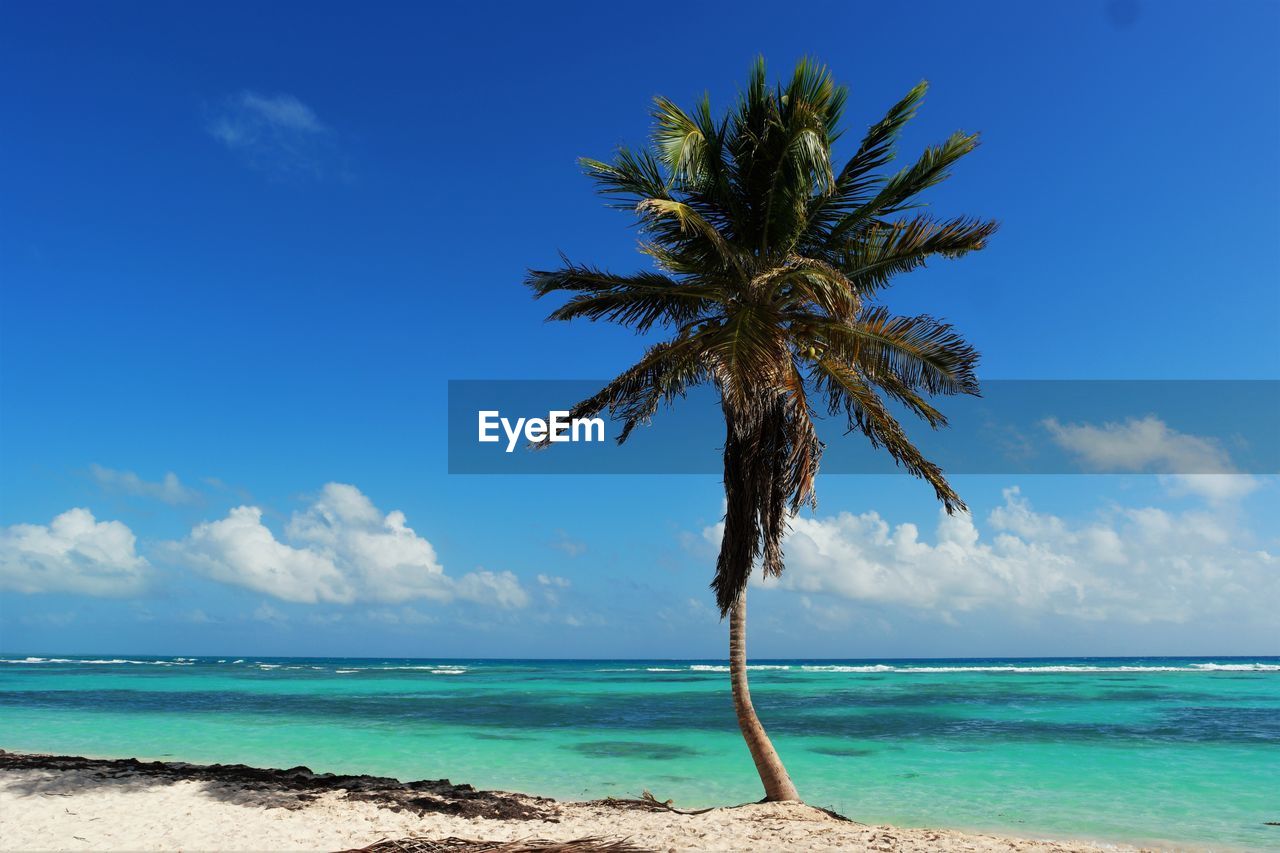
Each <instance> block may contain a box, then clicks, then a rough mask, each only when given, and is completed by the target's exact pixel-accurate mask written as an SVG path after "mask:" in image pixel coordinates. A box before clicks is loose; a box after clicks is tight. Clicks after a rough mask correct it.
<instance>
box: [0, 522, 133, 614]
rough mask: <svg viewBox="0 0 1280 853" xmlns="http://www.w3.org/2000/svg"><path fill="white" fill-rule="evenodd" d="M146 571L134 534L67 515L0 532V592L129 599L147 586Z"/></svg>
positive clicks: (118, 524) (117, 525) (120, 527)
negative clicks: (12, 591)
mask: <svg viewBox="0 0 1280 853" xmlns="http://www.w3.org/2000/svg"><path fill="white" fill-rule="evenodd" d="M149 571H150V566H149V565H148V563H147V561H146V560H145V559H144V558H143V557H141V556H139V555H138V553H137V550H136V540H135V538H134V535H133V531H132V530H130V529H129V528H128V527H127V526H125V525H124V524H122V523H121V522H119V521H98V520H97V519H95V518H94V517H93V513H92V512H90V511H89V510H87V509H79V508H77V509H69V510H67V511H66V512H64V513H62V514H61V515H59V516H57V517H56V518H54V519H53V521H51V522H50V523H49V524H48V525H43V524H14V525H12V526H10V527H6V528H0V587H3V588H4V589H11V590H16V591H18V592H25V593H37V592H72V593H82V594H85V595H104V596H115V595H128V594H130V593H133V592H137V591H138V590H140V589H142V587H143V586H145V584H146V581H147V579H148V574H149Z"/></svg>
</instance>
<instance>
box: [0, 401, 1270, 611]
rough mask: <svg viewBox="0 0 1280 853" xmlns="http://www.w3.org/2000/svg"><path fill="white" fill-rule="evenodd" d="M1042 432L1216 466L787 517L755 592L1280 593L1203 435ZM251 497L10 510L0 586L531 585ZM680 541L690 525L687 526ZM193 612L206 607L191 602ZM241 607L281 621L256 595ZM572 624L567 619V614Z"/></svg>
mask: <svg viewBox="0 0 1280 853" xmlns="http://www.w3.org/2000/svg"><path fill="white" fill-rule="evenodd" d="M1045 426H1046V428H1047V429H1049V430H1050V431H1052V432H1053V434H1054V436H1055V440H1057V441H1059V442H1060V443H1062V444H1063V446H1064V447H1067V448H1069V449H1071V450H1072V451H1073V452H1076V453H1078V454H1079V455H1081V456H1082V457H1083V458H1085V459H1086V460H1087V461H1088V462H1089V463H1090V464H1092V465H1095V466H1096V467H1097V468H1098V469H1101V470H1115V469H1121V470H1130V471H1140V470H1142V468H1143V467H1144V465H1146V464H1147V462H1148V461H1149V460H1151V459H1167V458H1170V457H1173V456H1177V455H1179V454H1181V455H1184V456H1185V455H1187V454H1191V455H1195V456H1196V457H1197V460H1196V461H1197V463H1198V464H1199V465H1200V467H1199V468H1198V470H1204V468H1203V463H1204V461H1205V458H1206V455H1207V456H1208V457H1210V458H1211V460H1212V461H1213V463H1214V464H1215V465H1217V466H1218V467H1219V468H1220V470H1221V471H1222V473H1220V474H1198V475H1186V476H1172V475H1171V476H1164V477H1162V478H1161V479H1160V482H1161V483H1162V484H1163V486H1164V488H1165V490H1166V492H1167V494H1169V495H1170V496H1172V497H1179V496H1184V497H1185V496H1189V497H1192V498H1194V499H1196V500H1198V501H1200V504H1199V505H1195V506H1191V507H1189V508H1183V509H1177V510H1172V509H1167V508H1162V507H1158V506H1151V505H1146V506H1122V505H1119V504H1111V505H1107V506H1103V507H1101V508H1100V509H1098V510H1097V511H1096V512H1095V513H1094V514H1093V515H1092V516H1091V517H1090V518H1088V519H1085V520H1075V521H1073V520H1070V519H1067V518H1063V517H1060V516H1057V515H1054V514H1051V513H1046V512H1040V511H1037V510H1036V509H1035V508H1033V506H1032V504H1031V501H1030V500H1029V499H1028V497H1027V496H1025V495H1024V494H1023V493H1022V491H1021V489H1020V488H1019V487H1017V486H1009V487H1007V488H1005V489H1004V491H1003V500H1002V503H1000V504H999V505H997V506H994V507H992V508H991V509H990V511H989V512H988V513H987V515H986V517H985V523H984V524H982V525H980V524H979V523H978V521H977V520H976V519H975V518H974V517H973V516H971V515H967V514H965V515H956V516H948V515H946V514H945V513H943V512H941V511H939V513H940V514H939V518H938V521H937V524H936V527H935V529H934V533H933V538H932V541H929V540H928V539H926V537H924V536H923V535H922V533H921V531H920V529H919V527H918V526H917V525H916V524H914V523H911V522H905V521H904V522H899V523H897V524H893V523H891V522H890V521H889V520H887V519H886V518H884V517H883V516H881V515H880V513H878V512H865V513H862V514H853V513H849V512H840V513H837V514H835V515H829V516H816V515H815V516H803V515H802V516H797V517H795V518H793V519H792V523H791V524H792V529H791V532H790V534H789V536H788V538H787V541H786V551H787V565H788V571H787V572H786V574H784V576H783V577H782V578H780V579H770V580H760V579H758V580H757V586H758V587H760V588H762V589H765V590H776V591H781V592H785V593H792V594H795V595H797V596H798V597H799V599H800V601H801V602H802V603H803V604H804V606H805V607H806V608H809V609H812V610H813V611H814V612H815V613H817V612H818V611H819V608H818V606H817V605H815V604H814V602H815V601H826V602H836V603H838V602H841V601H844V602H850V603H857V604H860V605H863V606H869V607H905V608H908V609H914V610H917V611H921V612H923V613H926V614H928V615H929V616H931V617H933V618H936V619H938V620H941V621H942V622H950V621H953V620H954V618H955V617H956V615H957V614H961V613H972V612H983V611H991V612H996V611H1001V612H1005V613H1007V614H1012V615H1014V616H1017V617H1023V618H1026V617H1031V618H1034V617H1036V616H1038V615H1044V614H1052V615H1055V616H1060V617H1066V618H1070V619H1074V620H1080V621H1083V622H1119V623H1128V624H1149V623H1154V622H1164V623H1185V622H1189V621H1192V620H1194V619H1195V618H1197V617H1200V616H1205V615H1221V614H1234V615H1235V616H1236V617H1237V618H1239V619H1241V620H1246V621H1256V620H1266V619H1268V618H1270V615H1269V614H1271V613H1273V612H1274V608H1275V607H1276V606H1277V605H1278V604H1280V558H1278V557H1277V555H1276V554H1274V553H1272V552H1271V551H1269V550H1267V548H1265V547H1262V546H1261V545H1259V543H1258V541H1257V540H1258V537H1257V536H1256V535H1254V534H1252V533H1251V532H1250V531H1248V530H1246V529H1242V528H1241V526H1240V525H1239V524H1238V522H1237V521H1236V520H1235V518H1236V516H1235V513H1234V512H1233V509H1234V506H1235V503H1234V502H1238V501H1239V500H1241V499H1243V498H1244V497H1246V496H1247V495H1249V494H1250V493H1252V492H1254V491H1256V490H1257V489H1258V488H1259V487H1260V486H1261V484H1262V480H1261V479H1260V478H1257V477H1254V476H1249V475H1243V474H1239V473H1234V471H1233V469H1232V467H1231V462H1230V457H1229V454H1226V453H1225V452H1224V451H1222V450H1221V449H1220V448H1219V447H1217V446H1216V445H1213V444H1211V443H1206V442H1204V441H1202V440H1199V439H1197V438H1196V437H1194V436H1188V435H1184V434H1182V433H1178V432H1177V431H1175V430H1171V429H1169V428H1168V427H1167V426H1166V425H1165V424H1163V423H1161V422H1159V421H1158V420H1153V419H1150V418H1147V419H1136V420H1131V421H1128V422H1125V423H1122V424H1104V425H1101V426H1093V425H1088V424H1081V425H1063V424H1060V423H1058V422H1056V421H1053V420H1050V421H1046V424H1045ZM90 472H91V476H92V477H93V479H94V480H95V482H97V483H98V485H99V486H100V487H101V488H102V489H104V491H108V492H121V491H123V492H125V493H127V494H129V495H133V496H141V497H145V498H150V499H154V500H156V501H159V502H162V503H166V504H169V505H176V504H183V503H187V502H189V501H190V500H191V495H192V494H194V493H193V492H192V491H191V490H188V489H187V488H186V487H185V486H182V485H181V483H180V481H179V480H178V479H177V477H176V475H173V474H169V475H167V476H166V477H165V478H164V479H163V480H161V481H159V482H148V481H145V480H143V479H142V478H140V477H138V476H137V475H135V474H133V473H132V472H127V471H125V472H121V471H114V470H112V469H108V468H104V467H102V466H98V465H95V466H93V467H92V468H91V469H90ZM267 515H268V514H267V513H266V511H264V509H263V508H262V507H260V506H256V505H250V504H243V505H239V506H235V507H232V508H231V509H229V510H228V511H227V513H226V515H225V516H224V517H221V518H218V519H215V520H211V521H201V522H199V523H197V524H195V525H194V526H193V527H192V528H191V529H190V531H189V533H187V535H185V536H183V537H182V538H180V539H169V540H162V541H159V542H156V543H155V544H154V545H152V546H151V547H150V548H147V549H145V550H146V552H147V553H146V554H145V555H144V554H142V553H140V552H139V550H138V546H137V540H136V537H135V535H134V533H133V531H132V530H131V529H130V528H129V527H128V526H127V525H126V524H124V523H123V522H122V521H119V520H98V519H97V518H95V516H94V515H93V513H92V512H91V511H90V510H88V509H85V508H73V509H70V510H68V511H66V512H64V513H61V514H60V515H58V516H56V517H55V518H54V519H53V520H52V521H51V522H50V523H49V524H48V525H42V524H16V525H12V526H10V527H8V528H5V529H3V530H2V531H0V588H5V589H9V590H13V591H16V592H19V593H27V594H35V593H57V592H61V593H71V594H75V595H83V596H94V597H128V596H135V595H139V594H141V593H143V592H145V591H146V590H147V589H148V587H149V586H150V585H152V584H154V583H155V582H156V581H157V579H158V575H159V574H160V572H161V571H162V570H170V571H177V572H182V571H187V572H191V573H193V574H195V575H199V576H202V577H206V578H209V579H212V580H214V581H217V582H219V583H221V584H224V585H227V586H230V587H239V588H242V589H245V590H249V591H252V592H254V593H260V594H262V595H265V596H268V597H270V598H271V599H273V600H277V601H280V602H284V603H288V604H293V605H321V604H323V605H336V606H340V607H346V606H352V605H357V604H361V605H364V604H377V605H406V604H408V603H410V602H415V601H425V602H428V603H430V604H432V605H434V606H435V607H437V608H445V607H448V606H449V605H451V604H453V603H456V602H466V603H469V604H473V605H479V606H482V607H486V608H490V609H492V610H495V611H513V612H514V611H519V610H522V609H527V608H529V607H530V605H531V604H532V603H533V601H534V595H533V593H532V592H531V589H530V588H529V587H526V585H525V583H524V582H522V581H521V579H520V577H518V576H517V575H516V574H515V573H513V572H511V571H490V570H487V569H484V568H477V569H475V570H473V571H470V572H467V573H464V574H461V575H456V576H455V575H452V574H449V573H447V572H446V571H445V567H444V566H443V565H442V563H441V560H440V559H439V557H438V555H437V552H436V549H435V547H434V546H433V545H432V543H431V542H430V541H429V540H428V539H427V538H425V537H423V536H422V535H420V534H418V533H417V532H416V531H415V529H414V528H412V527H410V526H409V524H408V519H407V518H406V517H405V514H404V513H403V512H400V511H399V510H392V511H390V512H383V511H382V510H380V509H379V508H378V507H377V506H376V505H375V504H374V503H373V502H372V500H370V498H369V497H367V496H366V495H365V494H364V493H363V492H361V491H360V489H358V488H357V487H356V486H354V485H349V484H342V483H333V482H331V483H328V484H326V485H325V486H324V487H323V488H322V489H321V490H320V492H319V493H318V494H316V495H315V496H313V497H312V498H310V499H309V501H308V503H307V505H306V506H305V507H303V508H301V509H298V510H296V511H294V512H293V513H292V514H291V515H290V516H289V517H288V519H287V520H285V521H284V523H283V524H282V525H279V531H280V532H279V533H278V534H277V533H276V532H274V531H273V530H272V529H271V527H269V526H268V524H267V523H266V522H265V521H264V519H265V518H266V517H267ZM721 529H722V528H721V526H720V525H712V526H709V527H706V528H704V529H703V530H702V532H701V536H700V537H695V539H696V540H697V541H696V542H695V545H696V547H694V548H693V549H692V550H695V551H698V552H699V556H706V555H707V554H708V553H710V552H713V551H714V549H715V547H717V546H718V544H719V537H720V533H721ZM685 541H686V545H688V544H689V542H690V540H689V539H688V538H687V537H686V539H685ZM549 548H551V549H554V550H558V551H561V552H562V553H563V554H564V555H565V559H577V558H580V557H581V556H582V555H583V554H584V553H585V552H586V550H587V548H586V545H585V544H584V543H581V542H577V541H575V540H572V539H571V538H570V537H569V536H568V534H567V533H566V532H565V531H563V530H559V531H557V538H556V539H555V540H554V541H552V542H551V543H549ZM530 583H531V584H532V589H533V590H536V591H538V593H539V594H538V596H537V598H538V601H539V602H540V603H541V605H542V606H543V607H545V608H556V607H558V606H559V605H560V604H561V594H562V593H563V592H565V591H566V590H568V589H569V588H570V587H571V586H572V582H571V580H570V579H569V578H566V577H562V576H560V575H557V574H552V573H550V572H538V573H537V574H536V575H534V576H533V577H532V578H531V579H530ZM376 613H377V614H381V615H378V616H377V620H375V621H383V622H388V623H390V622H395V623H402V622H413V621H415V620H423V619H427V618H428V617H426V616H425V615H423V614H421V613H420V612H418V611H414V610H412V609H410V608H403V609H402V610H400V611H395V610H383V611H376ZM202 615H203V611H202ZM254 618H255V619H258V620H260V621H264V622H279V621H282V620H283V618H284V617H283V615H282V614H281V612H280V611H279V610H278V609H276V608H274V607H272V606H271V605H270V604H268V603H266V602H263V604H261V605H260V606H259V607H258V609H257V610H256V611H255V613H254ZM563 621H564V623H565V624H570V625H573V624H575V622H578V621H580V620H578V617H572V616H570V617H565V619H564V620H563Z"/></svg>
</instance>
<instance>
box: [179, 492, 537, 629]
mask: <svg viewBox="0 0 1280 853" xmlns="http://www.w3.org/2000/svg"><path fill="white" fill-rule="evenodd" d="M284 539H285V541H281V540H279V539H277V538H276V537H275V534H273V533H272V532H271V530H270V529H269V528H268V527H267V526H266V525H264V524H263V523H262V510H260V509H259V508H257V507H252V506H241V507H237V508H235V509H233V510H231V512H230V513H229V514H228V515H227V517H226V518H224V519H221V520H219V521H213V522H205V523H203V524H200V525H197V526H196V527H195V529H193V530H192V531H191V534H190V535H189V536H188V537H187V538H186V539H184V540H182V541H181V542H177V543H170V547H169V549H168V553H169V556H170V557H171V558H172V559H174V560H175V561H178V562H181V563H184V564H186V565H189V566H190V567H192V568H194V569H196V570H198V571H201V572H203V573H204V574H207V575H208V576H209V577H212V578H214V579H216V580H219V581H223V582H225V583H231V584H236V585H239V586H244V587H248V588H249V589H253V590H256V591H258V592H263V593H266V594H268V595H271V596H274V597H276V598H279V599H282V600H284V601H294V602H300V603H306V604H314V603H317V602H334V603H339V604H349V603H351V602H354V601H378V602H386V603H393V604H397V603H402V602H405V601H408V600H411V599H420V598H426V599H434V600H436V601H450V600H453V599H455V598H461V599H465V600H468V601H475V602H477V603H481V604H490V605H495V606H498V607H506V608H515V607H523V606H525V605H526V604H527V603H528V595H527V594H526V593H525V591H524V589H523V587H521V585H520V581H519V579H518V578H517V577H516V576H515V575H513V574H511V573H510V572H501V573H494V572H489V571H485V570H479V571H476V572H473V573H471V574H467V575H463V576H462V577H461V578H457V579H454V578H451V577H449V576H448V575H446V574H445V571H444V567H443V566H441V564H440V562H439V560H438V558H437V557H436V552H435V549H434V548H433V547H432V546H431V543H430V542H428V541H427V540H426V539H424V538H422V537H421V536H419V535H418V534H417V533H415V532H414V530H413V529H412V528H411V527H409V526H408V524H407V523H406V519H405V516H404V513H402V512H400V511H398V510H395V511H392V512H389V513H387V514H385V515H384V514H383V513H382V512H381V511H380V510H379V509H378V508H377V507H376V506H374V505H373V502H372V501H370V500H369V498H367V497H366V496H365V495H364V494H362V493H361V492H360V490H359V489H357V488H356V487H355V486H350V485H345V484H342V483H329V484H327V485H326V486H325V487H324V488H323V489H322V490H321V493H320V495H319V496H318V497H317V498H316V499H315V500H314V502H313V503H312V504H311V506H309V507H308V508H307V509H305V510H303V511H301V512H297V513H294V515H293V516H292V518H291V519H290V520H289V522H288V523H287V524H286V525H285V528H284Z"/></svg>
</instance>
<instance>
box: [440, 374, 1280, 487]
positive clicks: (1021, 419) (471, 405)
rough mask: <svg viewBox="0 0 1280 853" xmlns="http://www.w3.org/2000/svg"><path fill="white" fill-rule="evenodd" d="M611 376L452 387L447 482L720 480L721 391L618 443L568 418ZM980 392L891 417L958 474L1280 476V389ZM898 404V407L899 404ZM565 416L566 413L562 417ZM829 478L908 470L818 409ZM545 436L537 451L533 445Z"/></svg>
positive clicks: (1019, 384) (1015, 388) (1232, 384)
mask: <svg viewBox="0 0 1280 853" xmlns="http://www.w3.org/2000/svg"><path fill="white" fill-rule="evenodd" d="M604 384H605V383H604V381H603V380H599V381H593V380H544V381H539V380H534V381H530V380H503V379H494V380H455V381H451V382H450V383H449V406H448V419H449V421H448V425H449V472H450V473H451V474H539V475H545V474H718V473H720V470H721V457H720V448H721V447H722V445H723V442H724V423H723V419H722V415H721V412H720V406H719V398H718V396H717V394H716V391H715V389H714V388H711V387H706V388H700V389H697V390H695V391H693V392H691V393H690V394H689V395H688V397H686V398H684V399H682V400H677V401H676V404H675V405H674V406H672V407H670V408H666V407H664V408H662V409H660V410H659V412H658V414H657V415H656V416H655V417H654V419H653V422H652V423H651V424H649V425H648V426H643V427H639V428H637V429H636V430H635V431H634V432H633V433H632V434H631V436H630V437H629V438H628V439H627V441H626V443H625V444H623V445H618V444H617V442H616V438H617V436H618V434H619V432H620V431H621V424H620V423H619V422H617V421H615V420H612V419H610V417H609V415H608V413H607V412H605V413H603V414H602V415H601V417H600V418H599V419H597V420H593V421H590V422H585V421H584V422H579V423H576V424H574V423H571V422H569V421H568V419H567V412H568V410H569V409H570V408H571V407H572V406H573V405H574V404H575V403H577V402H578V401H579V400H582V399H584V398H586V397H589V396H590V395H591V394H593V393H595V392H596V391H598V390H599V389H600V388H601V387H602V386H603V385H604ZM982 389H983V395H982V397H980V398H975V397H947V398H941V399H939V400H937V401H935V403H936V405H937V406H938V408H940V409H941V410H942V411H943V412H944V413H945V414H946V415H947V417H948V418H949V420H950V422H951V425H950V427H948V428H945V429H942V430H937V431H934V430H932V429H930V428H929V426H928V425H927V424H925V423H923V422H921V421H918V420H916V419H915V418H913V417H912V416H911V415H909V414H908V413H906V412H905V411H901V410H897V409H894V414H895V416H896V417H898V419H899V420H900V421H901V423H902V424H903V426H904V427H905V428H906V430H907V432H908V435H909V436H910V437H911V438H912V440H913V441H914V442H915V443H916V445H917V446H918V447H919V448H920V449H921V450H922V451H923V452H924V453H925V454H926V455H927V456H928V457H929V458H931V459H932V460H934V461H935V462H937V463H938V464H940V465H941V466H942V467H943V469H944V470H945V471H947V472H949V473H953V474H1006V473H1023V474H1081V473H1145V474H1204V475H1209V474H1217V475H1221V474H1274V473H1280V441H1278V440H1277V439H1278V437H1280V381H1276V380H993V381H989V382H985V383H983V386H982ZM891 408H893V407H891ZM557 413H559V414H557ZM817 415H818V416H819V420H818V431H819V435H820V437H821V438H822V440H823V441H824V442H825V444H826V450H825V452H824V454H823V457H822V471H823V472H824V473H828V474H886V473H894V472H895V471H900V470H901V469H899V468H897V467H896V466H895V465H894V463H893V460H892V459H890V458H888V456H887V454H884V453H882V452H877V451H876V450H874V449H872V448H871V447H870V445H869V444H868V441H867V439H866V438H865V437H863V436H862V435H861V434H860V433H856V432H855V433H847V428H848V426H847V423H846V421H845V418H844V417H843V416H828V415H826V412H825V410H823V411H820V412H818V413H817ZM544 436H550V437H551V438H552V443H551V444H550V445H549V446H548V447H546V448H544V449H541V450H535V449H533V448H532V447H531V446H530V445H531V443H532V442H535V441H538V440H540V439H542V438H543V437H544Z"/></svg>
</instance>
